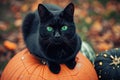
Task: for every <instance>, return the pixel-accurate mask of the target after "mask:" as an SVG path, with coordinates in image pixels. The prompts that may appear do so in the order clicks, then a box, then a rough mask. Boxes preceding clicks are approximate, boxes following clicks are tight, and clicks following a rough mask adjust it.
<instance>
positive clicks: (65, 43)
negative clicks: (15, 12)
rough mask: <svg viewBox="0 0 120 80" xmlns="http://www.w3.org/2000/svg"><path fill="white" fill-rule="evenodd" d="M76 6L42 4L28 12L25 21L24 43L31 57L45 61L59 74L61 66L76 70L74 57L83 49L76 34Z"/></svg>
mask: <svg viewBox="0 0 120 80" xmlns="http://www.w3.org/2000/svg"><path fill="white" fill-rule="evenodd" d="M73 15H74V5H73V4H72V3H70V4H69V5H68V6H67V7H65V9H62V8H60V7H58V6H54V5H50V4H39V6H38V10H37V11H35V12H34V13H29V14H28V15H27V16H26V17H25V20H24V21H23V26H22V30H23V36H24V41H25V44H26V46H27V48H28V49H29V51H30V53H31V54H34V55H36V56H37V57H39V58H40V59H43V60H45V61H46V63H47V65H48V67H49V69H50V70H51V71H52V72H53V73H55V74H57V73H59V71H60V64H66V66H67V67H68V68H70V69H74V67H75V65H76V62H75V57H76V55H77V53H78V51H79V50H80V48H81V39H80V37H79V36H78V35H77V34H76V28H75V24H74V19H73V17H74V16H73Z"/></svg>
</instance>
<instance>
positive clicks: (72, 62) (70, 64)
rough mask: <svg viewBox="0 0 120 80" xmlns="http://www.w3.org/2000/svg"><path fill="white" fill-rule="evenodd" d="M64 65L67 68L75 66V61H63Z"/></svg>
mask: <svg viewBox="0 0 120 80" xmlns="http://www.w3.org/2000/svg"><path fill="white" fill-rule="evenodd" d="M65 64H66V66H67V67H68V68H69V69H74V68H75V66H76V62H75V61H70V62H67V63H65Z"/></svg>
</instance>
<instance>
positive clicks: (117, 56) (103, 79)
mask: <svg viewBox="0 0 120 80" xmlns="http://www.w3.org/2000/svg"><path fill="white" fill-rule="evenodd" d="M95 69H96V72H97V74H98V77H99V80H120V48H115V49H111V50H108V51H104V52H101V53H100V54H98V55H97V57H96V59H95Z"/></svg>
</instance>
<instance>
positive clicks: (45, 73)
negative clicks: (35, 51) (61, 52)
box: [1, 49, 98, 80]
mask: <svg viewBox="0 0 120 80" xmlns="http://www.w3.org/2000/svg"><path fill="white" fill-rule="evenodd" d="M76 61H77V65H76V67H75V69H73V70H70V69H69V68H67V67H66V66H65V65H64V64H61V71H60V73H59V74H53V73H52V72H50V70H49V68H48V66H47V65H43V64H41V63H40V61H39V60H38V59H37V58H36V57H34V56H33V55H31V54H30V53H29V51H28V50H27V49H25V50H23V51H21V52H20V53H18V54H16V55H15V56H14V57H13V58H12V59H11V60H10V62H9V63H8V64H7V66H6V68H5V69H4V71H3V73H2V76H1V80H98V78H97V74H96V72H95V70H94V67H93V65H92V64H91V62H90V61H89V60H88V59H87V58H86V57H85V56H83V55H82V54H81V53H79V54H78V55H77V57H76Z"/></svg>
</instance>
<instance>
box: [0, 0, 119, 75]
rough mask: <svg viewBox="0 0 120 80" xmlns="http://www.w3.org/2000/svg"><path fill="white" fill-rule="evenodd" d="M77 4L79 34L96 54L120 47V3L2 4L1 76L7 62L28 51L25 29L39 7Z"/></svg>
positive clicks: (26, 0) (13, 0)
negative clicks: (23, 36)
mask: <svg viewBox="0 0 120 80" xmlns="http://www.w3.org/2000/svg"><path fill="white" fill-rule="evenodd" d="M70 2H73V3H74V4H75V14H74V16H75V17H74V19H75V23H76V27H77V33H78V34H79V35H80V36H81V38H82V40H83V41H85V42H87V43H88V44H90V46H91V48H93V50H94V51H95V53H99V52H101V51H105V50H108V49H111V48H116V47H120V0H0V74H1V73H2V71H3V69H4V67H5V65H6V64H7V62H8V61H9V60H10V59H11V58H12V57H13V56H14V55H15V54H16V53H18V52H19V51H21V50H22V49H24V48H25V45H24V42H23V38H22V31H21V25H22V21H23V19H24V17H25V15H26V14H27V13H29V12H31V11H32V12H34V11H35V10H36V9H37V6H38V4H39V3H51V4H55V5H58V6H61V7H63V8H64V7H65V6H66V5H67V4H68V3H70Z"/></svg>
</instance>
